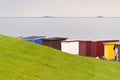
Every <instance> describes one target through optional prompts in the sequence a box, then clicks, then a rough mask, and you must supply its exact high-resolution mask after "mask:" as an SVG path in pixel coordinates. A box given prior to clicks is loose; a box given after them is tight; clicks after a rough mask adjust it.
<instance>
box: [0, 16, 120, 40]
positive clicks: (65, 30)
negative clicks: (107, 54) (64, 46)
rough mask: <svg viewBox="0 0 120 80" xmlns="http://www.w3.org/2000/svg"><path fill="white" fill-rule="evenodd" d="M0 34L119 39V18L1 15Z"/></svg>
mask: <svg viewBox="0 0 120 80" xmlns="http://www.w3.org/2000/svg"><path fill="white" fill-rule="evenodd" d="M0 34H2V35H7V36H12V37H25V36H46V37H65V38H69V39H82V40H103V39H104V40H108V39H119V40H120V18H119V17H115V18H114V17H110V18H97V17H58V18H41V17H2V18H0Z"/></svg>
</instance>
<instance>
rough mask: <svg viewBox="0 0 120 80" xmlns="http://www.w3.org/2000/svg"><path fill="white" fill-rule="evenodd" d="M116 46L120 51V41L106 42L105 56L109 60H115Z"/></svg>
mask: <svg viewBox="0 0 120 80" xmlns="http://www.w3.org/2000/svg"><path fill="white" fill-rule="evenodd" d="M114 47H118V48H119V51H118V52H120V42H108V43H104V57H105V58H106V59H107V60H115V49H114Z"/></svg>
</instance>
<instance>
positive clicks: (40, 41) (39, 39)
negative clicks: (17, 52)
mask: <svg viewBox="0 0 120 80" xmlns="http://www.w3.org/2000/svg"><path fill="white" fill-rule="evenodd" d="M44 38H45V36H28V37H23V38H22V39H23V40H26V41H29V42H32V43H36V44H43V39H44Z"/></svg>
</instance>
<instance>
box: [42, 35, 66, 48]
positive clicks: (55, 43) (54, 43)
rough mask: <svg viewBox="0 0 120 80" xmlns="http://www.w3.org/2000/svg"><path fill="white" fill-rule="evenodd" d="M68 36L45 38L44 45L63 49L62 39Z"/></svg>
mask: <svg viewBox="0 0 120 80" xmlns="http://www.w3.org/2000/svg"><path fill="white" fill-rule="evenodd" d="M66 39H67V38H63V37H51V38H44V39H43V45H45V46H48V47H51V48H54V49H58V50H61V41H62V40H66Z"/></svg>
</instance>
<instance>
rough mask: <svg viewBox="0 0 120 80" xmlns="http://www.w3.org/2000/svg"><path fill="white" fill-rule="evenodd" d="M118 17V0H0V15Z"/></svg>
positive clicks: (119, 14) (119, 9) (119, 6)
mask: <svg viewBox="0 0 120 80" xmlns="http://www.w3.org/2000/svg"><path fill="white" fill-rule="evenodd" d="M16 16H17V17H39V16H58V17H85V16H88V17H89V16H107V17H108V16H110V17H111V16H112V17H117V16H119V17H120V0H0V17H16Z"/></svg>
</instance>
